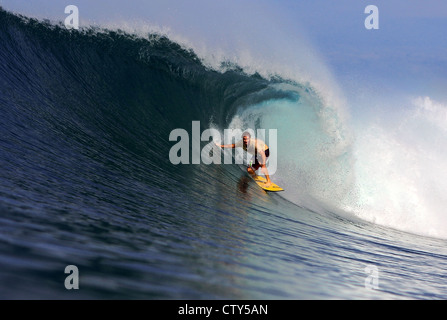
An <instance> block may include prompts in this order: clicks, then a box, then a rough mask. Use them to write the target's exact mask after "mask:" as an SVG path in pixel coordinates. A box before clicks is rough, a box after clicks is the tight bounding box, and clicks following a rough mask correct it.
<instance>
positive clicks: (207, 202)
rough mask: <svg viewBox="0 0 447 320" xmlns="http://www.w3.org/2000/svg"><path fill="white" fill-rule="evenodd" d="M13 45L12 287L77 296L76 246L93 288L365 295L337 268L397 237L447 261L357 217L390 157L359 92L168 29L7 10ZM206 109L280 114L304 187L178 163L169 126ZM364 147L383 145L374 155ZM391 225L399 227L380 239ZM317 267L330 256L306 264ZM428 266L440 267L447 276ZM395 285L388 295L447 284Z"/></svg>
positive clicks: (4, 200)
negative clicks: (300, 77)
mask: <svg viewBox="0 0 447 320" xmlns="http://www.w3.org/2000/svg"><path fill="white" fill-rule="evenodd" d="M0 47H1V48H2V49H1V50H0V81H1V82H0V112H1V115H2V116H1V118H0V134H1V139H0V147H1V150H2V152H1V156H0V166H1V168H2V169H1V171H0V209H1V211H2V212H3V218H2V221H3V222H2V227H1V229H2V230H1V232H0V234H1V241H2V242H1V252H2V256H3V257H5V260H8V261H9V262H8V263H7V264H5V266H4V267H3V269H2V272H1V274H2V279H3V280H5V281H6V282H4V283H9V282H8V281H12V280H8V279H13V281H14V285H13V287H14V288H15V290H13V291H12V292H10V295H9V296H8V298H11V297H13V298H14V297H19V298H22V297H34V296H35V295H34V294H38V295H39V296H40V297H50V298H51V297H54V295H55V293H54V292H57V293H56V296H58V297H59V294H60V289H58V288H59V286H60V283H58V282H57V281H56V280H54V279H59V278H60V275H58V274H59V272H60V270H63V268H64V266H65V265H69V264H73V263H75V264H76V265H77V266H79V268H80V269H81V270H82V271H83V272H85V273H88V276H86V277H85V279H87V280H85V281H86V283H87V284H88V285H87V286H88V288H89V289H88V290H86V291H83V293H81V294H80V296H81V297H87V298H90V297H101V298H114V297H128V298H135V297H146V298H148V297H149V298H151V297H155V298H166V297H168V298H182V297H183V298H184V297H188V298H191V297H192V298H210V297H211V298H222V297H232V298H235V297H236V298H247V297H248V298H265V297H267V298H272V297H273V298H278V297H279V298H309V297H314V298H315V297H334V296H336V297H346V298H349V297H352V294H354V292H355V294H358V290H357V289H354V290H353V291H350V290H347V289H346V288H345V287H343V286H342V285H341V284H340V281H337V276H335V275H337V274H339V271H340V270H341V268H345V269H343V270H344V271H343V272H348V273H353V274H356V273H358V270H363V269H362V268H363V266H362V265H361V263H362V261H373V262H375V263H377V264H380V259H381V257H380V256H374V257H372V256H368V254H369V253H371V252H379V251H381V250H382V249H383V248H384V247H383V246H385V247H386V248H385V249H386V250H390V251H392V252H393V253H392V254H390V259H397V260H396V261H394V265H398V264H399V263H402V261H404V260H405V259H410V258H408V257H410V256H412V255H421V256H422V260H423V261H431V262H430V263H427V264H426V265H429V266H432V268H434V269H436V268H437V267H439V265H441V264H442V263H441V261H442V260H443V259H444V255H443V254H442V253H439V254H435V253H432V252H430V251H428V252H427V251H426V249H425V248H426V247H418V246H416V248H415V247H414V243H412V241H410V242H411V243H410V244H409V243H408V242H407V239H409V237H408V236H407V235H406V234H405V233H399V232H398V231H392V232H396V233H391V234H390V232H391V231H389V230H388V229H386V228H385V229H382V228H381V227H380V226H374V225H373V227H371V225H369V224H366V226H365V225H363V224H356V223H353V222H352V218H355V217H356V216H360V217H361V218H363V219H365V220H370V221H374V219H375V218H376V217H378V216H377V212H376V211H380V210H381V209H382V206H381V205H377V204H375V203H374V201H372V200H371V197H370V198H368V192H369V191H368V190H372V189H368V188H375V187H370V186H369V185H368V184H367V182H368V181H370V175H375V174H374V173H371V172H369V171H368V170H370V169H376V167H377V166H382V164H383V162H382V163H379V162H374V159H371V158H370V154H369V153H368V152H369V150H368V149H367V146H368V145H370V144H371V140H368V139H369V136H368V135H367V134H365V135H363V136H361V137H363V138H365V139H366V140H361V139H360V140H359V139H357V140H356V139H355V138H354V137H353V133H352V132H351V130H350V129H349V126H348V124H347V120H346V116H345V112H344V111H343V109H341V108H340V107H339V106H336V105H333V104H330V103H328V102H327V100H326V99H325V98H324V92H321V91H319V90H316V89H315V88H314V87H313V86H312V85H310V84H308V83H298V82H297V81H290V80H287V79H283V78H281V77H279V76H274V75H273V76H272V77H266V76H261V75H260V74H259V73H252V74H247V73H246V72H244V70H242V69H241V68H240V67H238V66H237V65H235V64H232V63H231V62H228V61H227V62H224V63H222V65H221V66H220V68H219V70H216V69H213V68H210V67H208V66H207V64H206V63H204V62H203V61H202V60H201V58H200V57H198V56H197V55H196V54H195V53H194V51H192V50H190V49H187V48H185V47H183V46H181V45H179V44H177V43H175V42H172V41H171V40H170V39H168V38H167V37H165V36H163V35H160V34H148V35H147V36H146V37H141V36H134V35H131V34H128V33H125V32H122V31H119V30H117V31H110V30H102V29H97V28H89V29H85V30H82V31H74V30H72V31H70V30H66V29H65V28H64V27H62V26H60V25H55V24H50V23H46V22H42V21H37V20H33V19H27V18H24V17H21V16H17V15H13V14H10V13H7V12H5V11H1V10H0ZM192 121H200V125H201V128H200V129H201V131H202V130H205V129H208V128H216V129H217V130H219V131H220V132H223V130H224V129H226V128H240V129H242V130H243V129H246V128H251V129H254V130H256V129H260V128H262V129H266V130H268V129H277V130H278V131H277V132H278V136H277V142H278V144H277V150H278V170H277V172H276V173H275V175H274V177H273V179H274V181H275V182H277V183H278V184H280V185H281V186H284V188H285V189H286V191H285V192H284V193H283V194H282V196H273V197H265V195H264V194H261V193H260V192H259V191H260V190H259V189H257V187H256V186H253V185H252V184H250V180H249V179H247V177H246V174H245V173H244V172H243V171H241V170H240V168H239V167H238V166H234V165H222V166H216V165H205V164H198V165H173V164H172V163H171V162H170V160H169V153H170V150H171V148H172V147H173V145H174V143H175V142H173V141H169V135H170V133H171V132H172V131H173V130H174V129H178V128H181V129H185V130H186V131H188V132H190V133H191V126H192ZM365 132H367V131H365ZM191 142H192V141H191ZM267 142H268V143H271V141H267ZM362 142H363V143H365V144H363V145H362ZM377 142H378V141H377ZM207 143H208V141H201V147H204V146H205V145H206V144H207ZM378 143H379V144H380V143H382V142H378ZM191 144H192V143H191ZM191 144H190V147H191ZM359 146H361V147H362V148H360V147H359ZM390 148H391V147H390ZM390 150H391V149H390ZM362 152H364V153H366V157H368V158H369V159H370V160H371V161H373V162H370V163H369V164H368V162H362V160H364V157H365V155H363V154H362ZM368 166H369V167H368ZM358 172H361V173H362V175H360V176H359V175H358ZM364 175H367V177H365V176H364ZM382 178H383V179H385V177H382ZM380 182H381V183H385V182H384V181H382V180H381V181H380ZM392 186H393V185H391V187H392ZM365 190H366V191H365ZM439 192H441V191H439ZM388 195H389V193H387V195H384V194H382V193H380V194H379V196H383V197H385V196H388ZM432 196H433V197H435V196H436V195H432ZM382 199H383V198H382ZM374 200H379V202H380V200H381V199H380V198H378V197H376V198H375V199H374ZM368 201H369V202H368ZM397 201H400V200H397ZM365 202H367V205H365ZM381 204H383V205H386V203H381ZM377 209H378V210H377ZM390 214H391V215H393V212H391V213H390ZM347 215H348V217H349V218H348V222H346V221H345V218H346V217H347ZM258 216H259V217H258ZM255 217H258V218H255ZM323 217H325V218H323ZM258 219H259V220H258ZM297 219H298V220H297ZM315 219H316V220H315ZM320 219H327V220H322V221H320ZM378 220H379V221H377V222H381V221H380V219H378ZM390 221H391V222H390ZM388 222H390V223H388ZM383 224H384V225H389V226H391V227H393V228H394V227H397V225H396V224H395V223H394V222H393V221H392V219H388V220H386V221H385V222H384V223H383ZM347 230H349V231H347ZM376 230H379V232H381V237H383V238H384V239H386V240H384V241H385V242H386V244H382V243H379V242H377V241H376V240H371V239H375V237H377V235H376V234H375V232H376ZM408 231H415V230H414V229H411V228H410V230H408ZM416 231H418V230H416ZM349 232H352V233H349ZM348 233H349V234H348ZM358 234H362V236H361V237H363V236H364V235H363V234H369V235H370V236H371V237H372V238H371V239H370V240H368V241H366V242H365V246H366V247H365V248H364V250H360V249H353V250H354V251H352V253H353V256H352V257H351V258H350V259H352V264H350V265H349V266H346V265H345V266H344V267H341V266H338V265H337V263H338V262H337V261H338V260H339V258H338V256H337V255H338V254H339V253H337V252H341V251H338V250H345V249H346V247H345V244H346V243H351V242H352V243H354V244H355V243H356V242H357V241H358V242H362V243H363V240H362V239H360V240H358V239H357V238H355V237H358ZM314 235H317V238H318V241H317V239H315V237H314ZM354 235H355V236H354ZM396 235H397V238H399V239H400V240H399V241H402V242H398V244H396V242H393V241H396V240H392V239H393V237H396ZM334 236H335V237H336V240H337V241H335V243H338V244H334V242H333V240H334V239H333V238H332V237H334ZM278 237H279V238H280V239H279V242H277V241H278ZM410 238H411V237H410ZM402 239H403V240H402ZM418 239H419V238H418ZM422 239H423V241H422V242H421V243H422V244H421V246H422V245H427V246H430V245H432V242H431V241H436V240H433V239H429V238H422ZM250 243H251V244H252V245H250ZM261 243H262V244H263V246H265V247H263V249H260V248H259V246H260V245H261ZM427 243H429V244H427ZM437 245H438V243H437V242H435V244H434V245H433V246H437ZM376 246H378V247H376ZM309 248H310V249H309ZM313 249H315V250H313ZM259 250H262V251H263V252H264V253H265V255H260V254H259V252H260V251H259ZM300 250H301V251H300ZM402 250H403V252H404V253H403V254H401V251H402ZM297 251H299V252H300V253H299V254H298V253H297ZM278 252H279V253H280V256H279V258H278V256H277V254H278ZM368 252H369V253H368ZM319 254H322V255H328V256H325V257H323V258H322V259H320V258H321V257H320V258H318V256H319ZM327 257H332V258H334V259H331V258H327ZM391 257H392V258H391ZM245 259H247V260H245ZM276 259H279V260H276ZM315 259H316V260H315ZM399 259H401V260H399ZM73 261H74V262H73ZM271 261H277V262H278V263H279V265H282V267H283V268H282V271H278V270H277V266H278V265H277V264H275V263H272V262H271ZM306 261H313V262H310V263H307V262H306ZM297 265H298V266H301V267H298V268H297V267H296V266H297ZM329 265H330V267H329V269H325V268H326V267H328V266H329ZM359 265H360V266H359ZM424 265H425V264H424ZM31 266H33V267H31ZM315 267H316V268H317V269H318V268H321V269H320V270H325V271H324V272H323V273H322V274H321V276H319V277H318V278H309V279H311V280H306V281H304V282H302V279H307V276H308V275H310V274H312V273H313V272H314V270H315ZM308 268H309V269H308ZM415 268H416V267H415ZM427 268H429V269H427V270H425V269H424V270H425V271H426V274H427V279H429V280H428V281H426V282H425V283H442V281H441V280H439V279H434V280H433V277H435V278H436V275H435V274H436V272H435V271H433V270H431V269H430V267H427ZM17 270H19V271H20V272H19V275H17ZM290 272H292V273H290ZM361 272H362V271H361ZM406 272H408V270H406ZM107 274H109V275H113V276H111V278H107V277H105V276H104V275H107ZM292 274H295V275H297V274H299V275H300V276H299V277H295V278H296V279H297V281H292V282H290V279H291V277H292ZM21 275H22V276H21ZM416 275H419V273H418V270H417V268H416V269H415V270H414V277H416ZM406 276H408V277H410V278H411V277H412V276H413V273H411V272H410V274H407V275H406ZM104 277H105V278H106V279H104ZM214 277H215V278H216V279H218V280H219V281H222V283H230V285H226V284H223V285H221V284H218V283H217V282H213V280H212V279H214ZM256 277H258V278H259V279H263V280H262V281H257V280H256V279H255V278H256ZM430 277H432V278H430ZM354 278H355V280H353V281H356V282H358V283H360V284H361V286H363V278H362V277H361V276H360V277H358V276H355V277H354ZM29 279H32V280H31V282H32V283H33V284H35V285H36V288H37V287H38V286H39V281H41V279H47V280H45V285H44V288H43V289H35V290H34V291H33V290H31V291H27V292H28V293H27V294H28V295H26V294H24V293H23V292H24V289H25V288H28V287H29V281H30V280H29ZM438 280H439V281H438ZM272 281H273V282H274V283H277V284H272V283H273V282H272ZM421 281H422V280H421ZM410 282H411V281H409V283H410ZM11 283H12V282H11ZM174 283H175V287H174V286H173V285H172V284H174ZM321 283H332V285H329V286H327V287H326V286H323V285H321ZM391 287H392V288H393V289H389V290H388V291H386V293H385V296H384V297H386V298H390V297H394V296H393V295H404V296H410V297H419V296H424V292H426V291H427V290H430V288H427V287H426V285H422V284H421V288H422V289H421V290H422V291H421V293H414V292H413V293H412V292H411V289H412V288H413V287H414V286H411V287H410V286H408V285H405V283H404V282H403V284H402V288H403V289H402V290H403V292H400V293H399V292H396V291H395V290H397V289H394V287H395V286H391ZM297 288H300V290H297ZM316 288H317V289H316ZM438 289H439V288H437V290H438ZM393 290H394V291H393ZM424 290H425V291H424ZM443 290H444V289H442V288H441V289H439V292H440V293H439V295H438V296H442V295H443V294H445V291H443ZM260 292H262V294H263V295H260ZM66 294H68V293H66V292H64V293H62V295H63V296H64V297H65V296H66ZM371 294H372V295H373V296H374V294H375V293H371V292H364V293H361V294H360V296H361V297H366V298H368V297H371ZM67 297H69V296H67Z"/></svg>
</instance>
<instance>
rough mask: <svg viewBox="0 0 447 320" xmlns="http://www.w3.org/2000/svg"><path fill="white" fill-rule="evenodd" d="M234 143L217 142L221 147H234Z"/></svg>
mask: <svg viewBox="0 0 447 320" xmlns="http://www.w3.org/2000/svg"><path fill="white" fill-rule="evenodd" d="M235 146H236V145H235V144H234V143H233V144H219V147H221V148H234V147H235Z"/></svg>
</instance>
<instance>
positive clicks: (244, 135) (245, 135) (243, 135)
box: [242, 131, 251, 138]
mask: <svg viewBox="0 0 447 320" xmlns="http://www.w3.org/2000/svg"><path fill="white" fill-rule="evenodd" d="M243 137H249V138H251V135H250V132H248V131H245V132H244V133H243V134H242V138H243Z"/></svg>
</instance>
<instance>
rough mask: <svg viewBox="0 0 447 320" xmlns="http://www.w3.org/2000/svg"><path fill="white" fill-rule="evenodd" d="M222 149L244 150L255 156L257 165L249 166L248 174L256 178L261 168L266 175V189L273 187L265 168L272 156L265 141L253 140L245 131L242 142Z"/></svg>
mask: <svg viewBox="0 0 447 320" xmlns="http://www.w3.org/2000/svg"><path fill="white" fill-rule="evenodd" d="M220 147H221V148H242V149H244V150H245V151H246V152H248V153H250V154H252V155H254V157H255V163H254V164H251V166H249V167H248V168H247V172H248V173H249V174H250V175H251V176H252V177H253V178H254V177H256V170H258V169H259V168H261V170H262V172H263V173H264V175H265V178H266V179H267V182H266V183H265V187H266V188H268V187H270V186H271V185H272V181H271V180H270V177H269V173H268V170H267V167H266V166H265V163H266V161H267V158H268V157H269V155H270V150H269V147H268V146H267V145H266V144H265V142H264V141H262V140H261V139H254V138H252V137H251V135H250V133H249V132H247V131H245V132H244V133H243V134H242V140H240V141H238V142H236V143H233V144H221V145H220ZM250 163H251V162H250Z"/></svg>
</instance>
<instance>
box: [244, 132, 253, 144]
mask: <svg viewBox="0 0 447 320" xmlns="http://www.w3.org/2000/svg"><path fill="white" fill-rule="evenodd" d="M250 138H251V135H250V133H249V132H248V131H245V132H244V133H243V134H242V141H244V145H248V144H249V143H250Z"/></svg>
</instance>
